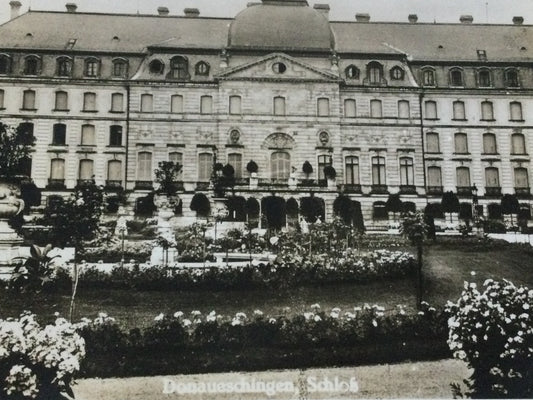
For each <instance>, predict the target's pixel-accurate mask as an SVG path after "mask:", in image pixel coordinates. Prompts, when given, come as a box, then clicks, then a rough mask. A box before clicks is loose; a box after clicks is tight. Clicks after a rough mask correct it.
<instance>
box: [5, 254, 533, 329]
mask: <svg viewBox="0 0 533 400" xmlns="http://www.w3.org/2000/svg"><path fill="white" fill-rule="evenodd" d="M472 271H475V276H473V275H472V274H471V272H472ZM487 278H493V279H501V278H505V279H509V280H510V281H512V282H514V283H515V284H525V285H528V286H530V287H533V252H531V251H524V249H520V248H519V247H516V246H505V247H503V248H498V249H489V250H485V251H479V252H473V251H470V250H469V249H468V248H467V247H464V246H463V247H460V248H459V247H458V248H453V246H450V245H439V244H438V243H437V244H436V245H432V246H427V247H426V248H425V254H424V289H425V290H424V300H425V301H427V302H429V303H430V304H431V305H434V306H439V307H442V306H444V304H445V303H446V301H448V300H453V301H455V300H456V299H457V298H458V297H459V295H460V293H461V291H462V288H463V282H464V281H470V282H477V283H478V284H479V285H481V284H482V283H483V281H484V280H485V279H487ZM414 285H415V283H414V280H413V279H412V278H402V279H398V280H390V281H379V282H373V283H365V284H354V283H352V284H340V285H324V286H320V285H315V286H307V287H298V288H294V289H279V290H273V289H268V290H267V289H258V290H249V291H236V290H234V291H211V292H209V291H179V292H168V291H166V292H153V291H150V292H138V291H133V290H103V289H100V290H98V289H91V290H88V289H84V290H80V291H79V293H78V296H77V301H76V313H75V319H79V318H81V317H89V318H91V317H95V316H96V315H97V314H98V312H106V313H108V314H109V315H110V316H113V317H115V318H116V319H117V320H118V322H119V324H120V325H121V326H122V327H124V328H128V329H129V328H133V327H145V326H147V325H149V324H151V323H152V322H153V319H154V317H155V316H156V315H158V314H159V313H161V312H163V313H174V312H176V311H178V310H179V311H184V312H191V311H193V310H199V311H201V312H203V313H208V312H210V311H212V310H215V311H217V312H218V313H222V314H228V315H234V314H235V313H236V312H240V311H242V312H245V313H252V312H253V311H254V310H256V309H260V310H262V311H263V312H264V313H265V314H267V315H280V314H282V313H288V314H292V313H300V312H302V311H303V310H308V309H309V307H310V305H311V304H314V303H319V304H320V305H321V306H322V308H323V309H325V310H329V309H331V308H333V307H340V308H341V309H342V310H344V311H347V310H350V309H352V308H353V307H354V306H362V305H363V304H364V303H370V304H380V305H382V306H384V307H385V308H386V309H393V308H395V307H396V305H398V304H403V305H405V306H407V308H408V309H414V308H415V286H414ZM69 302H70V298H69V296H65V295H60V294H36V295H31V296H28V295H27V294H23V295H14V294H12V293H7V292H6V291H4V290H3V289H0V317H2V318H5V317H13V316H17V315H19V314H20V313H21V312H22V311H24V310H31V311H32V312H35V313H37V314H38V315H40V316H42V317H43V319H44V320H52V319H53V315H54V312H59V313H60V314H61V315H63V316H67V315H68V308H69ZM286 307H290V310H288V311H287V310H285V308H286Z"/></svg>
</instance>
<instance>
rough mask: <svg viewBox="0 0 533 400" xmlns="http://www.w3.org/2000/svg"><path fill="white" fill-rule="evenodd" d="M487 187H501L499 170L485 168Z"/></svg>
mask: <svg viewBox="0 0 533 400" xmlns="http://www.w3.org/2000/svg"><path fill="white" fill-rule="evenodd" d="M485 186H487V187H490V188H494V187H500V174H499V171H498V168H496V167H487V168H485Z"/></svg>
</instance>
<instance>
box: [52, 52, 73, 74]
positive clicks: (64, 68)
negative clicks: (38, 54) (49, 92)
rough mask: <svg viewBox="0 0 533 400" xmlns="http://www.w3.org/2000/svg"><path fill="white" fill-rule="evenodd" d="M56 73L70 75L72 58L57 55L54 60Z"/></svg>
mask: <svg viewBox="0 0 533 400" xmlns="http://www.w3.org/2000/svg"><path fill="white" fill-rule="evenodd" d="M56 75H57V76H61V77H69V76H71V75H72V59H71V58H70V57H59V58H58V59H57V61H56Z"/></svg>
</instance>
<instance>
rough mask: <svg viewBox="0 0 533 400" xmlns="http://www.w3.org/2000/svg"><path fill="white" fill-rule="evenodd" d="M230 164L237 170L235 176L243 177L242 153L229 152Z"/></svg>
mask: <svg viewBox="0 0 533 400" xmlns="http://www.w3.org/2000/svg"><path fill="white" fill-rule="evenodd" d="M228 164H229V165H231V166H232V167H233V169H234V170H235V178H236V179H240V178H242V154H238V153H232V154H228Z"/></svg>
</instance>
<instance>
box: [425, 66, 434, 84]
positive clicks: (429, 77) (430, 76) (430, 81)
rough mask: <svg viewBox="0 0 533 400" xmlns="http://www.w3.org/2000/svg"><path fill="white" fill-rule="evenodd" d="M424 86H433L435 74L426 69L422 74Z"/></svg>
mask: <svg viewBox="0 0 533 400" xmlns="http://www.w3.org/2000/svg"><path fill="white" fill-rule="evenodd" d="M423 81H424V86H435V72H434V71H433V70H431V69H426V70H424V72H423Z"/></svg>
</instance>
